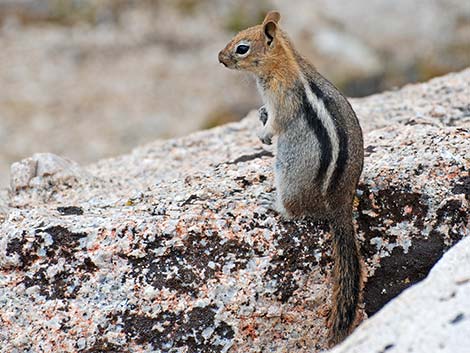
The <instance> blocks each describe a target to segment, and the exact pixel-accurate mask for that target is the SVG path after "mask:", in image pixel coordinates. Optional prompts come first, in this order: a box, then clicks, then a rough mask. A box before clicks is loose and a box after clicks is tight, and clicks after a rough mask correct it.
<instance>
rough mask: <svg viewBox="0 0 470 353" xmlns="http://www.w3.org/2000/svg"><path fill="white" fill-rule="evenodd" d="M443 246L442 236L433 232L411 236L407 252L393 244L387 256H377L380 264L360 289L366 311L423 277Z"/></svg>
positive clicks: (374, 308) (369, 313)
mask: <svg viewBox="0 0 470 353" xmlns="http://www.w3.org/2000/svg"><path fill="white" fill-rule="evenodd" d="M445 249H446V246H445V244H444V239H443V238H442V237H441V236H439V235H438V234H437V233H433V234H430V235H429V237H428V238H426V239H415V240H414V241H413V245H412V246H411V247H410V248H409V250H408V252H407V253H405V252H404V250H403V248H401V247H395V248H394V249H393V250H392V253H391V254H390V256H388V257H384V258H382V259H381V262H380V267H379V268H377V269H376V271H375V273H374V275H373V276H372V277H369V278H368V280H367V283H366V286H365V289H364V302H365V310H366V312H367V314H368V315H369V316H370V315H373V314H375V313H376V312H377V311H378V310H379V309H381V308H382V307H383V306H384V305H385V304H386V303H388V302H389V301H390V300H391V299H393V298H395V297H396V296H397V295H398V294H400V293H401V292H402V291H403V290H405V289H406V288H408V287H410V286H411V285H413V284H415V283H417V282H419V281H421V280H422V279H424V278H425V277H426V276H427V275H428V273H429V271H430V270H431V268H432V267H433V265H434V264H435V263H436V262H437V261H438V260H439V259H440V258H441V256H442V254H443V253H444V251H445Z"/></svg>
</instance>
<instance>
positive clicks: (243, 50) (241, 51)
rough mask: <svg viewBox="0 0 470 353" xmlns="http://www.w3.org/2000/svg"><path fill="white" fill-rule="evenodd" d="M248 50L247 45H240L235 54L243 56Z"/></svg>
mask: <svg viewBox="0 0 470 353" xmlns="http://www.w3.org/2000/svg"><path fill="white" fill-rule="evenodd" d="M249 49H250V46H249V45H245V44H240V45H239V46H238V47H237V49H236V50H235V53H237V54H241V55H243V54H246V53H247V52H248V50H249Z"/></svg>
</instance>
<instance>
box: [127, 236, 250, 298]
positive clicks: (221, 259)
mask: <svg viewBox="0 0 470 353" xmlns="http://www.w3.org/2000/svg"><path fill="white" fill-rule="evenodd" d="M203 232H204V233H198V232H195V231H190V232H188V234H187V236H186V237H185V238H184V240H183V245H182V246H175V245H172V246H169V247H166V246H165V243H166V240H170V239H171V237H169V238H166V240H164V239H161V238H160V236H159V235H157V236H156V240H155V241H153V244H155V245H156V244H158V247H162V248H164V249H165V250H164V251H163V253H162V254H159V255H158V256H156V255H155V253H154V251H150V248H149V247H148V245H145V244H144V246H145V249H146V251H147V252H148V253H147V255H146V256H145V257H134V256H129V255H124V254H121V255H120V256H121V257H123V258H126V259H127V260H128V261H129V263H130V264H131V266H132V273H133V274H134V275H135V276H136V278H137V280H139V281H144V282H146V283H148V284H150V285H152V286H153V287H155V288H163V287H166V288H169V289H172V290H176V291H178V292H180V293H187V294H190V295H193V296H195V295H196V294H197V293H198V292H199V288H200V286H201V285H202V284H203V283H205V282H206V281H207V280H209V279H211V278H214V276H215V274H216V272H217V271H221V270H222V269H223V267H224V266H225V265H226V264H228V263H230V264H231V266H230V271H232V272H233V271H236V270H239V269H242V268H244V267H245V266H246V263H247V261H248V259H249V258H250V257H251V256H252V255H253V253H254V251H255V250H253V249H252V248H251V247H250V246H249V245H248V244H247V243H245V242H243V241H237V240H233V239H230V240H227V239H224V238H221V237H220V236H219V235H218V233H217V231H214V230H209V229H206V230H203ZM154 249H155V247H154V248H152V250H154ZM209 263H211V266H209ZM143 273H145V274H143Z"/></svg>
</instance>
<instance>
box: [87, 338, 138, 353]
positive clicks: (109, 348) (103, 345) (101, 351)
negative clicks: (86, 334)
mask: <svg viewBox="0 0 470 353" xmlns="http://www.w3.org/2000/svg"><path fill="white" fill-rule="evenodd" d="M80 352H82V353H126V352H129V349H128V348H126V347H123V346H119V345H117V344H114V343H111V342H109V341H108V340H106V339H103V338H100V339H98V340H97V341H96V342H95V343H94V344H93V345H92V346H91V347H90V348H87V349H85V350H82V351H80Z"/></svg>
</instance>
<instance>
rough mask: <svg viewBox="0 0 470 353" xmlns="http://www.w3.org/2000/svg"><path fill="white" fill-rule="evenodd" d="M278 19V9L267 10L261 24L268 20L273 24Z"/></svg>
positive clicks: (279, 17)
mask: <svg viewBox="0 0 470 353" xmlns="http://www.w3.org/2000/svg"><path fill="white" fill-rule="evenodd" d="M280 19H281V14H280V13H279V12H278V11H269V12H268V13H267V14H266V17H265V18H264V20H263V26H264V25H265V24H267V23H268V22H274V23H275V24H278V23H279V20H280Z"/></svg>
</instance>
